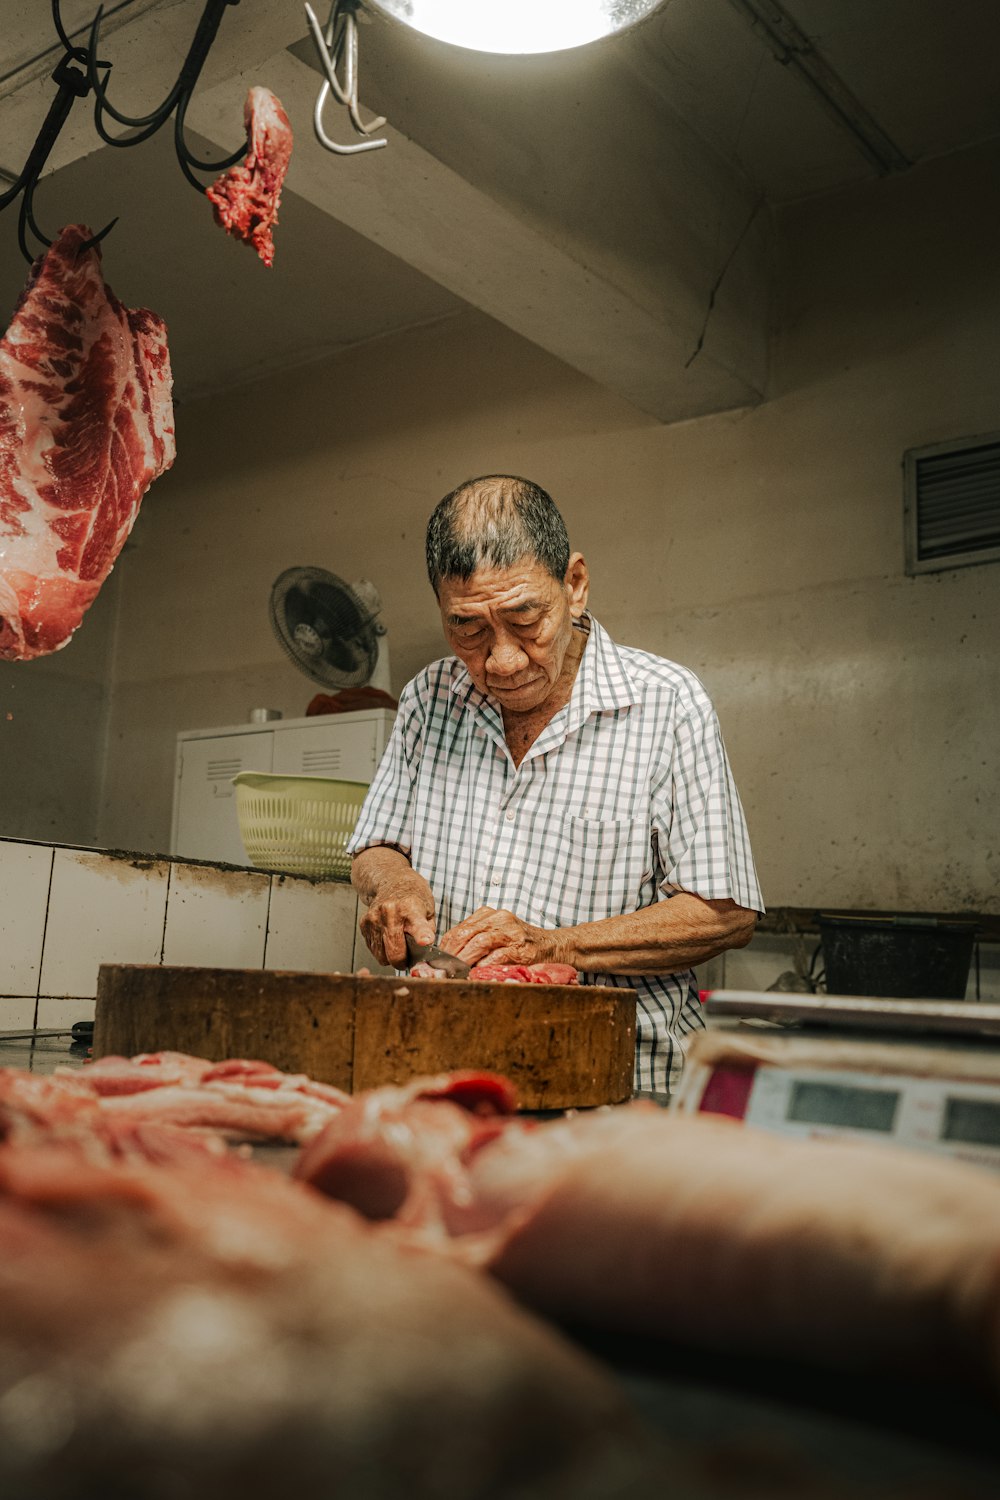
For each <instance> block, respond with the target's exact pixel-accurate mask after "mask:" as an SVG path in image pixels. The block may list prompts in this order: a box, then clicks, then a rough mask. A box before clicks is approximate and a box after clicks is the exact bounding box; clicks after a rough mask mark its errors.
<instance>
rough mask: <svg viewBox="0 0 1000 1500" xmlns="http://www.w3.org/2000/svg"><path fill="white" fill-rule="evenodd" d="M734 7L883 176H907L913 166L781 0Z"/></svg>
mask: <svg viewBox="0 0 1000 1500" xmlns="http://www.w3.org/2000/svg"><path fill="white" fill-rule="evenodd" d="M730 4H731V5H733V6H735V8H736V10H738V11H739V13H740V15H741V16H742V17H743V19H744V20H745V21H747V22H748V23H749V25H750V27H751V28H752V30H754V31H755V32H757V33H758V35H759V36H760V37H761V38H762V40H763V41H764V42H765V44H766V45H767V47H768V48H769V49H770V51H771V52H772V53H773V54H774V56H775V57H776V58H777V60H778V62H780V63H781V65H782V67H787V68H791V69H792V71H793V72H794V73H796V74H797V75H798V77H799V78H800V79H801V80H802V82H803V83H804V84H805V85H806V87H807V88H808V89H809V90H810V91H811V93H812V94H813V95H814V96H815V97H816V98H817V99H818V100H819V102H820V103H821V104H822V106H823V108H824V109H825V110H826V111H827V113H828V114H830V115H831V116H832V118H833V119H834V120H835V121H836V122H837V124H838V125H839V126H840V127H841V129H842V130H843V131H844V132H845V134H847V135H848V136H850V138H851V140H852V141H853V142H854V145H855V146H856V147H857V148H858V150H859V151H860V152H861V153H862V155H863V156H865V157H867V159H868V160H869V161H870V162H871V163H872V165H873V166H874V167H876V168H877V169H878V171H879V172H881V173H883V174H884V173H887V172H904V171H905V170H906V168H907V167H910V166H912V165H913V163H912V162H911V161H910V159H909V157H908V156H906V155H905V153H904V152H902V151H901V150H900V148H899V147H898V146H897V145H896V143H895V141H893V140H891V139H890V137H889V136H888V135H887V134H886V133H885V131H884V130H883V129H882V127H881V125H880V124H879V123H878V121H877V120H876V119H875V117H874V115H872V113H871V112H870V110H868V109H866V108H865V106H864V105H863V104H862V102H861V100H860V99H859V98H858V97H857V95H856V94H853V93H852V92H851V90H850V89H849V88H848V87H847V84H846V83H845V82H844V80H843V79H842V78H841V77H840V75H839V73H837V72H835V71H834V69H833V68H832V67H831V66H830V64H829V63H828V62H827V61H826V59H825V58H824V57H823V55H822V53H821V52H820V51H819V50H818V49H817V47H816V44H815V43H814V42H813V41H812V40H811V39H810V38H809V37H808V36H807V35H806V34H805V32H804V31H802V30H800V28H799V27H798V26H797V25H796V23H795V22H794V21H793V20H792V18H791V16H790V15H788V13H787V12H786V11H785V10H783V9H782V7H781V6H780V5H779V4H778V3H777V0H730Z"/></svg>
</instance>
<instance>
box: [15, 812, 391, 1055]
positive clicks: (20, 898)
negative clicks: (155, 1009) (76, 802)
mask: <svg viewBox="0 0 1000 1500" xmlns="http://www.w3.org/2000/svg"><path fill="white" fill-rule="evenodd" d="M102 963H125V964H196V965H200V966H205V967H209V968H239V969H255V968H261V969H308V970H312V971H314V972H318V973H334V972H338V971H339V972H341V973H345V972H349V971H351V970H352V969H355V968H358V967H360V966H361V965H362V964H367V965H368V966H369V967H370V968H371V969H372V970H373V971H375V970H376V967H377V966H376V965H375V963H374V961H373V959H372V958H371V955H370V954H369V952H368V949H367V948H366V947H365V945H364V942H363V940H362V938H361V935H360V933H359V932H358V901H357V896H356V895H355V893H354V890H353V889H352V887H351V886H350V885H347V884H345V883H343V882H341V881H333V880H311V879H308V878H307V877H304V876H297V875H272V874H268V873H267V872H266V871H263V870H246V869H236V868H234V867H232V866H230V865H212V864H205V863H198V862H194V861H190V860H180V859H170V858H167V857H166V856H164V857H159V856H148V855H142V854H128V853H121V852H119V851H110V850H105V849H80V848H73V847H69V846H67V845H61V844H38V843H29V842H24V841H21V840H16V839H0V1030H14V1029H16V1028H19V1027H22V1026H23V1027H29V1026H46V1027H48V1026H63V1025H69V1024H71V1023H72V1022H73V1021H86V1020H91V1019H93V1015H94V1003H95V996H96V993H97V971H98V969H99V967H100V965H101V964H102Z"/></svg>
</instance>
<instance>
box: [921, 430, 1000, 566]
mask: <svg viewBox="0 0 1000 1500" xmlns="http://www.w3.org/2000/svg"><path fill="white" fill-rule="evenodd" d="M903 473H904V480H905V520H906V571H907V573H910V574H914V573H934V572H940V571H941V570H942V569H944V568H962V567H966V566H967V565H968V564H969V563H984V562H1000V433H991V434H990V435H989V436H987V437H977V438H964V439H962V440H961V441H959V442H953V443H935V444H934V445H933V446H932V447H929V448H911V449H910V450H909V451H908V452H907V453H905V454H904V455H903Z"/></svg>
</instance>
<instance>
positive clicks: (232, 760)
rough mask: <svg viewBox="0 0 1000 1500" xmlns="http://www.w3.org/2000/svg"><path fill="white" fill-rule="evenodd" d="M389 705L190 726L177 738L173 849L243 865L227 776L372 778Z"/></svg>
mask: <svg viewBox="0 0 1000 1500" xmlns="http://www.w3.org/2000/svg"><path fill="white" fill-rule="evenodd" d="M394 719H395V714H394V713H393V712H392V710H391V709H384V708H379V709H367V710H363V711H362V712H360V713H352V714H319V715H316V716H315V717H314V718H311V719H272V720H270V721H269V722H268V723H266V724H235V725H227V726H226V727H224V728H220V729H190V730H184V731H182V732H181V733H180V734H179V735H178V736H177V764H176V774H175V780H174V809H173V826H172V830H171V840H170V852H171V854H174V855H178V856H180V857H182V858H187V859H205V860H211V861H213V862H215V863H223V864H235V865H245V864H247V863H248V860H247V857H246V852H245V850H244V848H243V841H242V839H241V838H240V830H239V822H238V820H237V816H236V798H235V793H234V788H233V785H232V778H233V777H234V776H235V775H236V774H237V773H238V772H239V771H274V772H277V773H279V774H282V775H286V776H301V775H306V776H338V777H341V778H342V779H343V780H345V781H371V779H372V777H373V776H374V774H375V767H376V766H377V765H378V762H379V760H380V758H381V755H382V751H383V750H384V749H385V746H386V743H387V741H388V739H389V735H390V733H391V731H392V724H393V720H394Z"/></svg>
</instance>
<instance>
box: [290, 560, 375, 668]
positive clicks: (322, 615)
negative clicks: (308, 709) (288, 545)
mask: <svg viewBox="0 0 1000 1500" xmlns="http://www.w3.org/2000/svg"><path fill="white" fill-rule="evenodd" d="M381 609H382V600H381V598H380V597H379V594H378V590H377V589H376V588H375V586H374V584H372V583H369V581H368V579H367V578H359V579H357V581H356V582H354V583H345V582H344V580H343V579H342V578H338V577H337V575H336V573H328V572H327V571H326V570H325V569H324V568H286V569H285V571H284V572H283V573H282V574H281V575H280V577H278V578H277V579H276V580H275V583H274V587H273V589H272V590H271V624H272V625H273V626H274V633H275V635H276V636H277V637H278V640H279V641H280V642H281V645H282V646H283V647H284V649H285V651H286V652H287V654H288V656H290V657H291V659H292V661H293V662H294V663H295V665H296V666H297V667H298V668H299V670H300V671H302V672H305V674H306V676H307V677H311V678H312V680H313V682H318V683H320V684H321V685H322V686H323V687H326V688H334V689H340V688H357V687H363V686H364V685H365V683H370V684H371V685H372V687H377V688H383V689H384V690H385V691H386V692H388V691H389V652H388V643H387V640H386V633H385V626H384V625H383V624H382V623H381V621H380V620H379V618H378V616H379V613H380V611H381Z"/></svg>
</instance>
